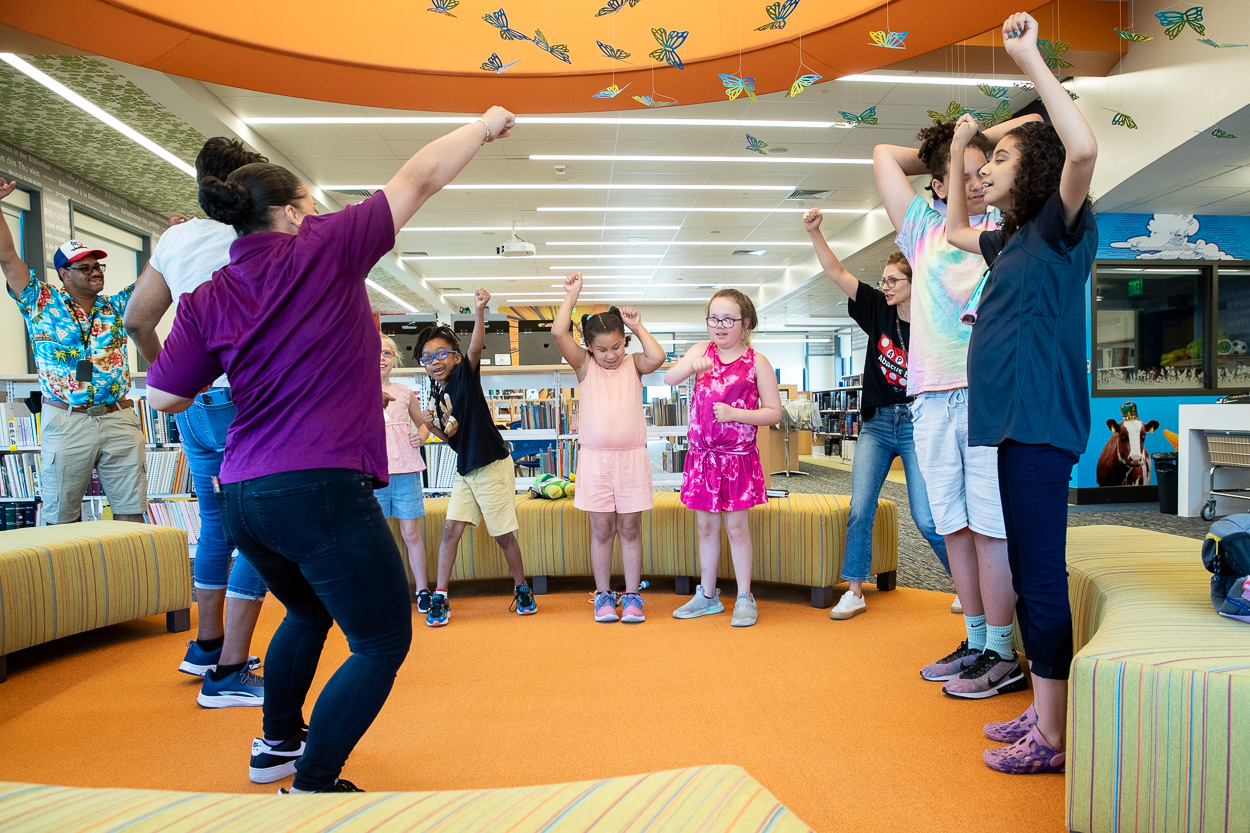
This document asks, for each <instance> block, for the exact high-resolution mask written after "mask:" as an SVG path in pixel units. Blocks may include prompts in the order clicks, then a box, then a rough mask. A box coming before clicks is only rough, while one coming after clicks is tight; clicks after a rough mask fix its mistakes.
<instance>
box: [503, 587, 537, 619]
mask: <svg viewBox="0 0 1250 833" xmlns="http://www.w3.org/2000/svg"><path fill="white" fill-rule="evenodd" d="M508 610H515V611H516V612H517V616H533V615H534V614H535V613H537V612H538V603H537V602H535V601H534V591H532V590H530V586H529V585H528V584H522V585H520V586H519V587H515V588H513V590H512V604H511V606H509V608H508Z"/></svg>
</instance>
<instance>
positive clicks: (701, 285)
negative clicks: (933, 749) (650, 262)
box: [551, 278, 759, 289]
mask: <svg viewBox="0 0 1250 833" xmlns="http://www.w3.org/2000/svg"><path fill="white" fill-rule="evenodd" d="M585 280H587V281H589V280H591V279H590V278H586V279H585ZM551 285H552V286H554V287H557V288H558V287H562V286H564V284H562V283H553V284H551ZM597 285H598V284H593V283H583V284H582V286H583V287H586V286H591V287H593V286H597ZM709 286H716V287H721V286H734V287H737V286H749V287H753V288H755V289H758V288H759V284H757V283H721V282H720V281H716V282H715V283H712V282H711V281H691V282H690V283H648V284H646V285H645V286H644V287H643V288H644V289H706V288H707V287H709ZM613 288H614V289H615V288H616V287H613Z"/></svg>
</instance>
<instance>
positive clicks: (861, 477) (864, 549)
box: [842, 405, 950, 581]
mask: <svg viewBox="0 0 1250 833" xmlns="http://www.w3.org/2000/svg"><path fill="white" fill-rule="evenodd" d="M895 457H901V458H903V471H904V473H905V474H906V475H907V500H908V502H909V503H910V504H911V517H912V520H914V521H915V522H916V528H917V529H919V530H920V534H921V535H923V536H924V537H925V540H926V541H928V542H929V546H931V547H933V552H934V553H935V554H936V555H937V557H938V561H941V562H942V567H943V568H945V569H946V572H947V573H950V564H949V563H948V562H947V560H946V542H945V541H944V540H943V539H942V536H941V535H938V534H937V529H936V528H935V527H934V525H933V513H932V512H931V511H930V509H929V495H928V493H927V492H926V491H925V485H924V476H923V475H921V473H920V463H919V462H918V461H917V459H916V445H915V443H914V442H913V440H912V422H911V409H910V408H909V407H908V406H907V405H890V406H887V407H885V408H878V409H877V412H876V413H875V414H873V415H872V419H870V420H867V421H866V422H864V423H863V426H862V427H861V428H860V432H859V441H858V442H856V443H855V460H854V462H853V464H852V465H851V515H850V518H849V519H848V520H847V522H846V556H845V558H843V560H842V580H843V581H867V580H868V578H869V575H868V571H869V570H870V569H871V567H872V525H873V522H874V521H875V520H876V517H877V500H878V498H880V496H881V485H882V484H883V483H885V478H886V475H888V474H889V473H890V464H891V463H893V462H894V458H895Z"/></svg>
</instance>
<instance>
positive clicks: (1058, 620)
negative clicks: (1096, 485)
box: [998, 441, 1078, 680]
mask: <svg viewBox="0 0 1250 833" xmlns="http://www.w3.org/2000/svg"><path fill="white" fill-rule="evenodd" d="M1077 459H1078V458H1077V455H1075V454H1073V453H1072V452H1071V451H1065V450H1064V449H1062V448H1055V447H1054V446H1052V445H1024V444H1022V443H1017V442H1011V441H1008V442H1007V443H1005V444H1003V445H1000V446H999V447H998V491H999V493H1000V494H1001V495H1002V500H1003V523H1004V524H1005V525H1006V527H1007V560H1008V563H1010V565H1011V585H1012V587H1014V588H1015V591H1016V618H1017V620H1018V621H1019V623H1020V635H1021V637H1022V638H1023V639H1024V653H1025V654H1026V655H1027V656H1028V658H1029V662H1030V663H1031V664H1032V670H1033V673H1034V674H1036V675H1037V676H1039V677H1044V678H1046V679H1048V680H1066V679H1068V672H1069V669H1070V667H1071V665H1072V607H1071V604H1070V603H1069V601H1068V562H1067V552H1068V484H1069V482H1070V481H1071V479H1072V467H1073V466H1075V465H1076V461H1077Z"/></svg>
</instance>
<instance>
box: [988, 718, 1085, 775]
mask: <svg viewBox="0 0 1250 833" xmlns="http://www.w3.org/2000/svg"><path fill="white" fill-rule="evenodd" d="M983 757H984V758H985V763H986V765H988V766H989V768H990V769H994V770H997V771H999V772H1005V773H1007V774H1008V775H1037V774H1039V773H1047V772H1063V764H1064V760H1065V757H1066V756H1065V755H1064V752H1063V750H1062V749H1055V748H1054V747H1053V746H1051V745H1050V744H1048V743H1046V739H1045V738H1044V737H1042V733H1041V732H1039V731H1038V730H1037V727H1036V726H1034V727H1033V728H1032V729H1030V730H1029V733H1028V734H1027V735H1025V736H1024V737H1022V738H1020V740H1018V741H1016V742H1015V743H1013V744H1012V745H1011V746H1004V747H1003V748H1002V749H987V750H985V752H984V754H983Z"/></svg>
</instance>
